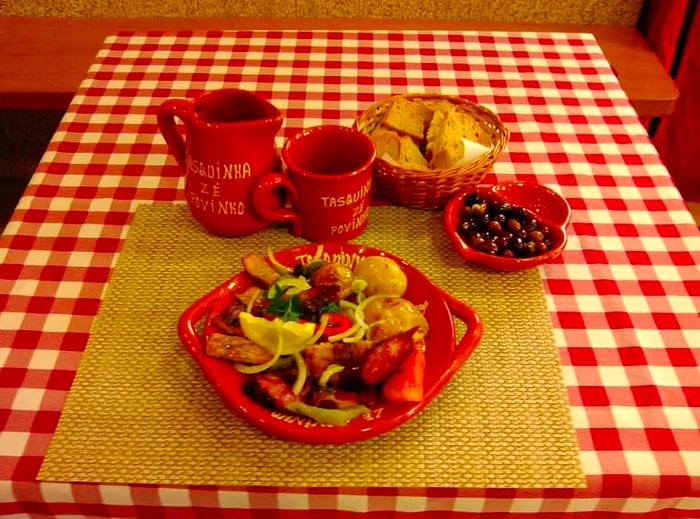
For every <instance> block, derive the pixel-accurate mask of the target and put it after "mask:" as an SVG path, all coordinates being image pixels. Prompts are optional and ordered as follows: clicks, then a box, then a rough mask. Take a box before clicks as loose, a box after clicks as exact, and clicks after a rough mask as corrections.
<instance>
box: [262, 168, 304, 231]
mask: <svg viewBox="0 0 700 519" xmlns="http://www.w3.org/2000/svg"><path fill="white" fill-rule="evenodd" d="M279 188H282V189H283V190H284V191H285V193H287V195H288V196H289V199H290V201H291V204H292V208H288V207H270V206H269V205H268V203H266V200H270V198H271V196H272V195H273V194H274V193H273V192H274V191H275V190H277V189H279ZM298 199H299V195H298V193H297V188H296V186H295V185H294V184H293V183H292V181H291V180H289V177H287V176H286V175H284V174H282V173H279V172H276V171H271V172H269V173H265V174H263V175H260V177H258V180H257V182H256V183H255V185H254V186H253V188H252V190H251V202H252V206H253V209H254V211H255V212H256V213H257V214H258V216H259V217H260V218H262V219H263V220H265V221H267V222H284V223H286V222H291V224H292V229H291V230H292V234H294V235H296V236H299V235H301V232H302V229H301V216H300V215H299V213H297V212H296V210H295V209H294V208H295V207H298V205H297V204H298Z"/></svg>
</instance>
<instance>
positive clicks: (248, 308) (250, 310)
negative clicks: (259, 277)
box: [245, 288, 262, 314]
mask: <svg viewBox="0 0 700 519" xmlns="http://www.w3.org/2000/svg"><path fill="white" fill-rule="evenodd" d="M260 294H262V289H261V288H256V290H255V295H254V296H252V297H251V298H250V300H249V301H248V304H247V305H246V307H245V311H246V312H248V313H249V314H252V313H253V305H254V304H255V302H256V301H257V300H258V298H259V297H260Z"/></svg>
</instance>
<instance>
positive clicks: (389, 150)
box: [370, 128, 401, 161]
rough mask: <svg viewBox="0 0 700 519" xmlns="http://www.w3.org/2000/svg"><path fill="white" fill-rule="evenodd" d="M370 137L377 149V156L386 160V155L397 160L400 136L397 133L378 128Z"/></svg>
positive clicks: (399, 154)
mask: <svg viewBox="0 0 700 519" xmlns="http://www.w3.org/2000/svg"><path fill="white" fill-rule="evenodd" d="M370 138H371V139H372V142H374V146H375V148H376V149H377V152H376V156H377V158H380V159H382V160H386V159H387V157H388V158H389V159H391V160H393V161H398V160H399V158H400V157H401V138H400V137H399V134H398V133H396V132H394V131H391V130H385V129H382V128H379V129H377V130H376V131H375V132H374V133H372V134H371V135H370Z"/></svg>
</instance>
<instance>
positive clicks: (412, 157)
mask: <svg viewBox="0 0 700 519" xmlns="http://www.w3.org/2000/svg"><path fill="white" fill-rule="evenodd" d="M399 163H400V164H403V165H406V166H408V167H410V168H427V167H428V161H427V160H426V159H425V157H424V156H423V154H422V153H421V151H420V148H419V147H418V145H417V144H416V143H415V142H414V141H413V139H412V138H411V137H409V136H408V135H404V136H402V137H401V157H400V158H399Z"/></svg>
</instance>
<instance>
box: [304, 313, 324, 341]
mask: <svg viewBox="0 0 700 519" xmlns="http://www.w3.org/2000/svg"><path fill="white" fill-rule="evenodd" d="M327 327H328V315H327V314H322V315H321V319H320V320H319V323H318V329H317V330H316V333H314V334H313V335H312V336H311V338H310V339H309V342H308V344H316V341H318V340H319V339H320V338H321V337H323V334H324V333H325V331H326V328H327Z"/></svg>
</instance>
